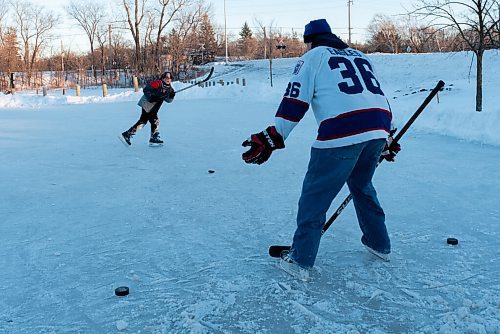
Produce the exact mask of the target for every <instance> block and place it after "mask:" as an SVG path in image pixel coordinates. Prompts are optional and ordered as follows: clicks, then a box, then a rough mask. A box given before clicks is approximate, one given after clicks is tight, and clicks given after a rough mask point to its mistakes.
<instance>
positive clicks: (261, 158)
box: [241, 126, 285, 165]
mask: <svg viewBox="0 0 500 334" xmlns="http://www.w3.org/2000/svg"><path fill="white" fill-rule="evenodd" d="M241 146H243V147H248V146H250V149H249V150H248V151H246V152H245V153H243V154H242V155H241V158H242V159H243V160H244V161H245V162H246V163H247V164H257V165H260V164H263V163H264V162H266V161H267V160H268V159H269V157H271V154H272V153H273V151H274V150H277V149H281V148H284V147H285V142H284V141H283V137H281V135H280V134H279V133H278V131H276V128H275V127H274V126H268V127H267V129H265V130H264V131H262V132H259V133H254V134H253V135H251V136H250V138H248V139H247V140H245V141H244V142H243V143H242V144H241Z"/></svg>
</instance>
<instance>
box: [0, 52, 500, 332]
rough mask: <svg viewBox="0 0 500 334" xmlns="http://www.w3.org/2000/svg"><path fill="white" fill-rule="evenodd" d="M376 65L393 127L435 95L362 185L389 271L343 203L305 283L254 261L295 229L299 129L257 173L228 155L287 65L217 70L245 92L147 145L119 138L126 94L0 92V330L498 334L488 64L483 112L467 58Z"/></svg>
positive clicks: (167, 115)
mask: <svg viewBox="0 0 500 334" xmlns="http://www.w3.org/2000/svg"><path fill="white" fill-rule="evenodd" d="M372 59H373V60H374V63H375V65H376V68H377V70H378V72H379V77H380V78H381V81H382V86H383V88H384V90H385V92H386V95H387V96H388V97H389V98H390V101H391V105H392V108H393V112H394V117H395V123H396V124H397V125H399V126H402V125H403V124H404V122H406V120H407V119H408V118H409V117H410V116H411V114H413V112H414V111H415V110H416V108H417V107H418V106H419V105H420V103H421V102H422V101H423V100H424V98H425V97H426V96H427V94H428V93H429V90H430V89H432V88H433V87H434V85H435V84H436V83H437V81H438V80H440V79H442V80H444V81H445V82H446V86H445V90H444V91H443V92H441V93H440V94H439V102H438V99H434V100H433V101H432V102H431V103H430V104H429V106H428V108H427V109H426V110H425V111H424V112H423V113H422V115H421V117H420V118H419V119H418V120H417V121H416V122H415V124H414V126H413V127H412V128H411V129H410V130H409V132H408V133H407V134H406V136H405V137H404V138H403V139H402V141H401V144H402V146H403V150H402V152H401V153H400V154H399V155H398V159H397V162H396V163H394V164H389V163H386V164H382V165H381V166H380V168H379V169H378V170H377V173H376V177H375V185H376V187H377V190H378V193H379V199H380V201H381V203H382V205H383V207H384V209H385V211H386V215H387V225H388V229H389V233H390V235H391V238H392V244H393V254H392V261H391V262H390V263H383V262H381V261H378V260H377V259H376V258H374V257H373V256H371V255H370V254H368V253H367V252H366V251H365V250H364V248H363V247H362V245H361V243H360V242H359V239H360V231H359V228H358V225H357V222H356V217H355V214H354V210H353V208H352V206H349V207H348V208H347V209H346V210H344V212H343V213H342V215H341V216H340V217H339V219H338V220H337V221H336V222H335V223H334V225H332V227H331V228H330V229H329V230H328V232H327V233H326V234H325V236H324V237H323V240H322V244H321V247H320V252H319V255H318V260H317V264H316V268H315V271H314V273H313V279H312V282H310V283H302V282H298V281H296V280H294V279H292V278H291V277H290V276H288V275H287V274H286V273H284V272H282V271H281V270H279V269H278V265H277V260H276V259H273V258H270V257H269V256H268V255H267V250H268V247H269V245H272V244H285V245H286V244H288V243H289V242H290V241H291V237H292V234H293V231H294V229H295V214H296V211H297V201H298V198H299V195H300V189H301V183H302V178H303V176H304V173H305V170H306V167H307V162H308V159H309V150H310V146H311V144H312V142H313V141H314V138H315V132H316V124H315V121H314V118H313V116H312V113H308V115H306V117H305V118H304V119H303V121H302V122H301V124H299V126H298V127H297V128H296V129H295V130H294V132H292V134H291V136H290V137H289V138H288V140H287V147H286V149H284V150H281V151H277V152H275V153H274V154H273V156H272V158H271V159H270V161H268V162H267V163H266V164H264V165H262V166H254V165H251V166H250V165H246V164H244V163H243V162H242V160H241V153H242V152H243V148H242V147H241V146H240V145H241V142H242V141H243V140H244V139H246V138H247V137H248V135H249V134H250V133H253V132H257V131H260V130H262V129H264V128H265V127H266V126H267V125H269V124H272V122H273V117H274V113H275V110H276V108H277V106H278V104H279V102H280V99H281V95H282V94H283V91H284V88H285V85H286V83H287V81H288V78H289V74H290V73H291V71H292V70H293V67H294V64H295V62H296V59H282V60H281V59H276V60H274V61H273V73H274V77H273V84H274V85H273V87H272V88H271V87H270V85H269V77H268V74H269V68H268V62H267V61H251V62H241V63H236V64H230V65H227V66H226V65H224V64H216V65H215V67H216V69H215V73H214V81H218V80H225V81H233V82H235V81H236V78H238V79H239V80H240V82H241V79H242V78H245V81H246V86H244V87H243V86H241V85H236V84H233V85H229V86H227V85H226V86H220V85H217V86H215V87H214V86H211V87H207V88H198V87H195V88H192V89H190V90H187V91H185V92H182V93H179V94H178V96H176V100H175V101H174V103H172V104H170V105H165V106H163V107H162V110H161V111H160V119H161V133H162V135H163V138H164V140H166V145H165V146H163V147H161V148H150V147H148V145H147V140H148V132H149V129H148V128H145V129H143V130H142V132H140V133H139V134H138V135H137V136H136V137H134V138H133V145H132V146H131V147H130V148H126V147H124V146H123V145H122V144H121V143H120V142H119V141H118V139H117V135H118V134H119V133H120V132H122V131H124V130H125V129H127V128H128V127H129V126H130V125H132V124H133V123H134V122H135V121H136V119H137V118H138V116H139V107H137V106H136V102H137V100H138V99H139V98H140V96H141V94H140V93H134V92H133V91H131V90H128V91H125V90H120V91H118V90H110V91H109V93H110V95H109V96H108V97H106V98H103V97H101V91H100V90H99V89H95V90H85V91H82V94H83V95H84V96H83V97H75V96H74V92H72V91H68V94H67V95H66V96H62V95H61V94H60V92H50V94H49V96H47V97H42V96H37V95H35V94H29V93H18V94H16V95H13V96H12V95H2V94H0V153H1V164H0V185H1V188H0V189H1V190H0V203H1V205H0V217H1V222H0V268H1V269H0V333H2V334H3V333H16V334H18V333H20V334H24V333H117V332H125V333H272V334H274V333H318V334H319V333H321V334H323V333H350V334H354V333H375V334H381V333H446V334H451V333H500V264H499V258H500V256H499V255H500V242H499V240H500V227H499V226H500V225H499V223H500V206H499V200H498V193H499V190H500V168H499V167H500V150H499V146H500V131H499V130H498V129H499V128H500V104H499V103H498V101H499V100H498V93H497V92H496V90H498V87H499V86H500V79H499V78H498V73H500V57H499V55H498V53H497V52H495V51H490V52H488V53H487V54H486V57H485V65H484V68H485V73H484V111H483V112H481V113H478V112H475V104H474V103H475V95H474V94H475V92H474V90H475V78H474V71H472V72H471V74H470V78H469V70H470V66H471V64H472V66H473V67H472V68H474V63H473V59H472V54H470V53H458V54H427V55H412V54H406V55H373V56H372ZM174 86H176V87H177V88H180V87H182V86H183V84H181V83H174ZM208 170H214V171H215V173H209V172H208ZM346 195H347V192H346V191H345V190H344V191H343V192H342V193H341V194H340V195H339V197H338V198H337V199H336V200H335V202H334V203H333V205H332V208H331V209H332V210H334V209H336V208H337V206H338V205H339V203H340V202H341V201H342V200H343V199H344V197H345V196H346ZM447 237H456V238H458V239H459V244H458V246H448V245H447V244H446V238H447ZM121 285H126V286H128V287H130V294H129V295H128V296H127V297H116V296H115V295H114V289H115V288H116V287H118V286H121Z"/></svg>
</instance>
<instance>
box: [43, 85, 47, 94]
mask: <svg viewBox="0 0 500 334" xmlns="http://www.w3.org/2000/svg"><path fill="white" fill-rule="evenodd" d="M42 92H43V96H47V87H45V86H43V87H42Z"/></svg>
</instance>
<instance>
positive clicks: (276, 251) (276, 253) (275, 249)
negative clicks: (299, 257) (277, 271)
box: [269, 245, 290, 257]
mask: <svg viewBox="0 0 500 334" xmlns="http://www.w3.org/2000/svg"><path fill="white" fill-rule="evenodd" d="M284 250H286V251H289V250H290V246H278V245H274V246H270V247H269V255H270V256H272V257H281V252H282V251H284Z"/></svg>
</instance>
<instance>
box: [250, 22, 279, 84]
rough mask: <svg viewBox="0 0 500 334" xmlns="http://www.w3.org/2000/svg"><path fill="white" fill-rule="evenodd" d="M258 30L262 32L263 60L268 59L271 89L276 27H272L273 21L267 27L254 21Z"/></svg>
mask: <svg viewBox="0 0 500 334" xmlns="http://www.w3.org/2000/svg"><path fill="white" fill-rule="evenodd" d="M255 21H256V22H257V24H258V25H259V27H260V29H261V30H262V36H263V45H264V58H268V59H269V81H270V84H271V87H273V50H274V38H275V36H276V27H275V26H274V20H273V21H271V23H269V27H267V28H266V26H265V25H264V24H263V23H262V22H261V21H259V20H258V19H255ZM268 50H269V51H268Z"/></svg>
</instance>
